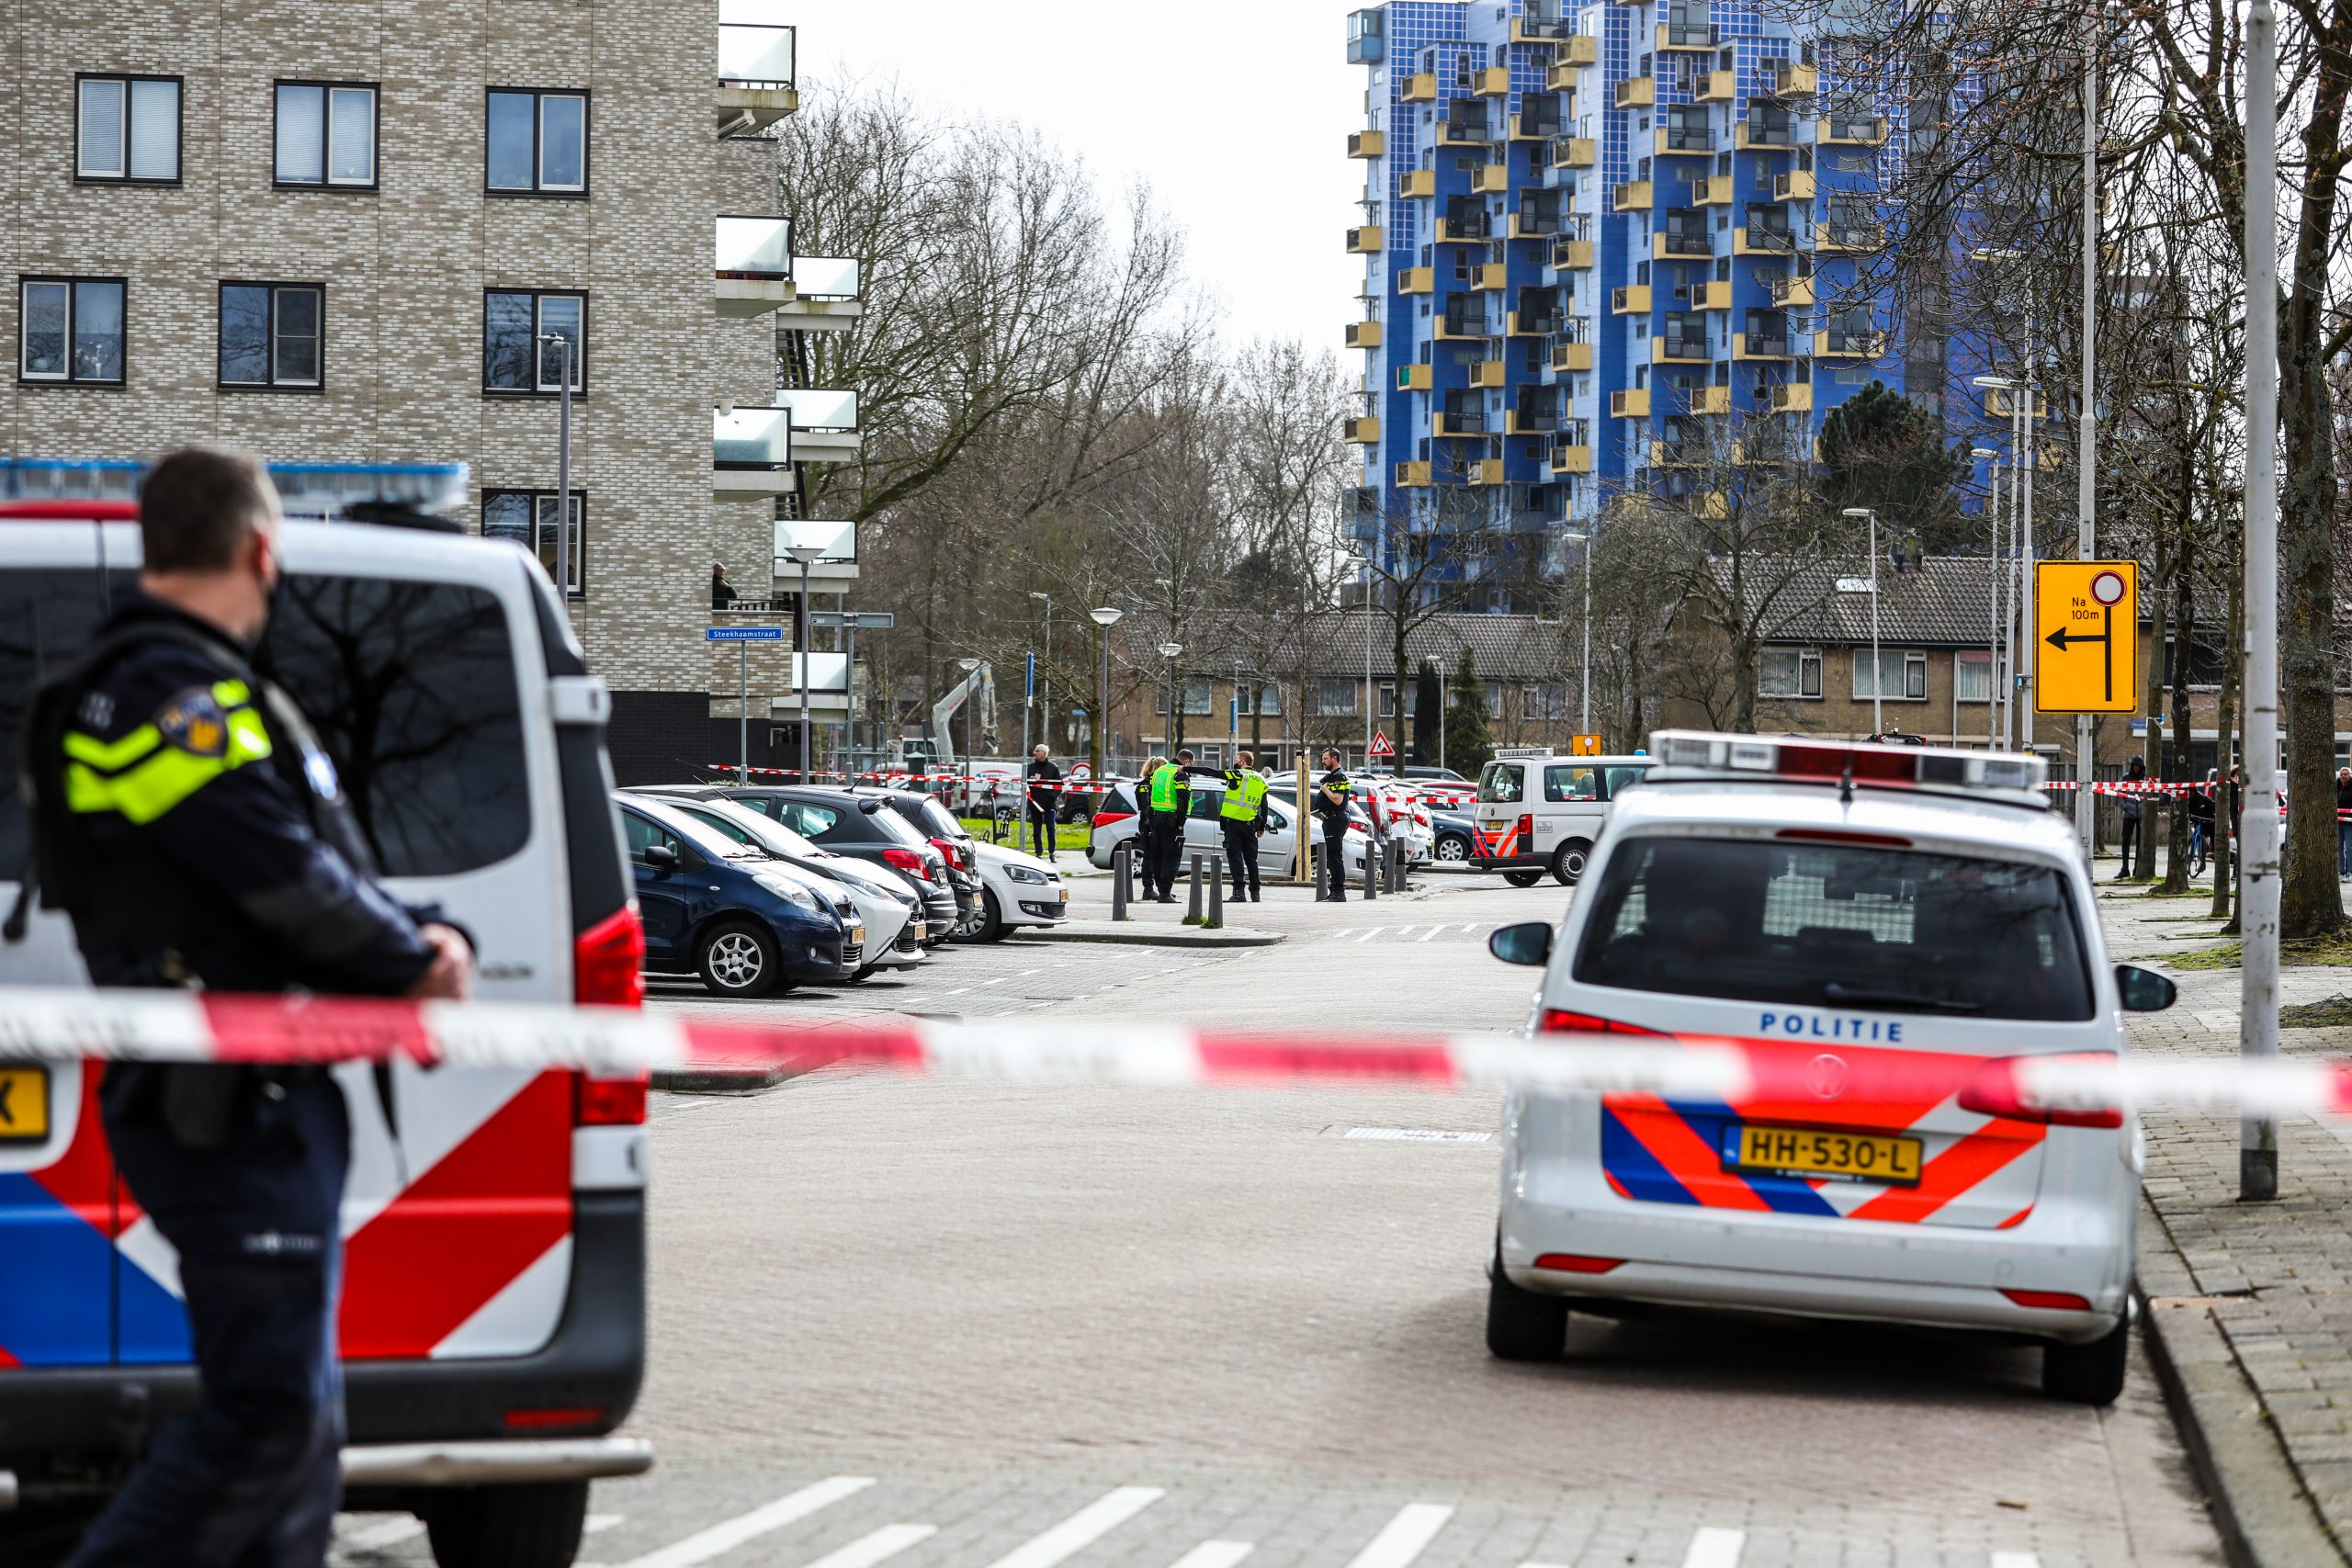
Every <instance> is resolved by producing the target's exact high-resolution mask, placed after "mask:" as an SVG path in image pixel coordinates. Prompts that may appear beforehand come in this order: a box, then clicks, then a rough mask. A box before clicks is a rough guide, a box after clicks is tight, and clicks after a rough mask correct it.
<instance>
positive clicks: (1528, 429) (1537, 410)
mask: <svg viewBox="0 0 2352 1568" xmlns="http://www.w3.org/2000/svg"><path fill="white" fill-rule="evenodd" d="M1559 428H1560V411H1559V409H1558V408H1557V407H1555V406H1542V407H1539V406H1535V405H1532V404H1531V405H1522V406H1521V407H1519V408H1515V409H1512V410H1511V411H1510V412H1508V413H1506V414H1504V415H1503V434H1505V435H1549V434H1552V433H1553V432H1554V431H1555V430H1557V429H1559Z"/></svg>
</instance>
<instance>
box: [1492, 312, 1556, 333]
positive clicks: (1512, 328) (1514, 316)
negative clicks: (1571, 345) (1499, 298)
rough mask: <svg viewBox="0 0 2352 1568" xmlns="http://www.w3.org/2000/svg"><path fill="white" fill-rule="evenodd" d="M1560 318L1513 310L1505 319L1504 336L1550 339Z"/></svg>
mask: <svg viewBox="0 0 2352 1568" xmlns="http://www.w3.org/2000/svg"><path fill="white" fill-rule="evenodd" d="M1559 322H1560V318H1559V317H1558V316H1556V315H1541V314H1536V313H1532V312H1531V313H1522V312H1521V311H1518V310H1512V311H1510V312H1509V313H1508V314H1506V315H1505V316H1504V317H1503V335H1504V336H1505V337H1550V336H1551V335H1552V333H1554V332H1555V330H1557V328H1558V326H1559Z"/></svg>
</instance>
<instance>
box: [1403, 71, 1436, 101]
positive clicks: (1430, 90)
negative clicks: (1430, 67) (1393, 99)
mask: <svg viewBox="0 0 2352 1568" xmlns="http://www.w3.org/2000/svg"><path fill="white" fill-rule="evenodd" d="M1397 96H1398V97H1400V98H1402V99H1403V100H1404V101H1405V102H1407V103H1408V104H1433V103H1435V102H1437V73H1436V72H1434V71H1423V72H1420V73H1418V74H1416V75H1411V76H1408V77H1406V78H1405V79H1404V85H1402V86H1400V87H1399V88H1398V89H1397Z"/></svg>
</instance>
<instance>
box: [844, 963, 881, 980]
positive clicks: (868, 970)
mask: <svg viewBox="0 0 2352 1568" xmlns="http://www.w3.org/2000/svg"><path fill="white" fill-rule="evenodd" d="M880 967H881V965H880V964H867V965H866V966H865V968H863V969H860V970H858V971H857V972H856V973H855V974H854V975H852V976H850V980H851V981H852V982H853V983H854V982H856V981H859V980H863V979H865V977H866V976H869V975H871V974H873V973H874V971H875V970H876V969H878V968H880Z"/></svg>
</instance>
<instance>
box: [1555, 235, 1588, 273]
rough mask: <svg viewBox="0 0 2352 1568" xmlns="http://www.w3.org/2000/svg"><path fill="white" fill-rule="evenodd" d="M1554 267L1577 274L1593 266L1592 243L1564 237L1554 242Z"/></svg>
mask: <svg viewBox="0 0 2352 1568" xmlns="http://www.w3.org/2000/svg"><path fill="white" fill-rule="evenodd" d="M1552 265H1554V266H1556V267H1565V268H1566V269H1567V270H1568V271H1571V272H1575V271H1578V270H1580V269H1583V268H1588V267H1589V266H1591V265H1592V242H1591V241H1590V240H1571V239H1568V238H1567V237H1566V236H1565V235H1563V236H1561V237H1559V238H1557V239H1555V240H1554V241H1553V242H1552Z"/></svg>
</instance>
